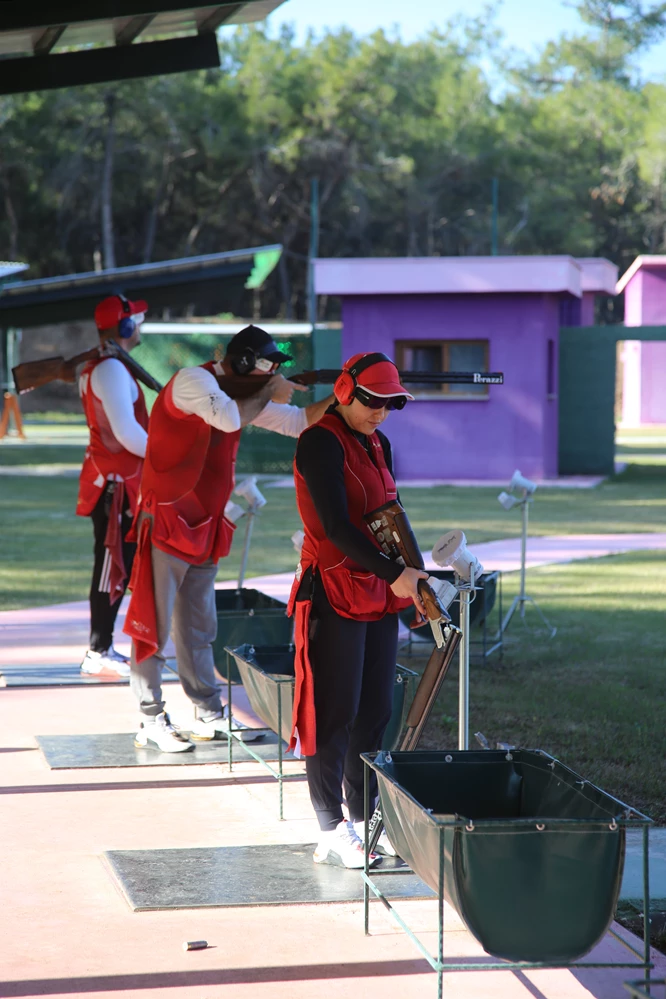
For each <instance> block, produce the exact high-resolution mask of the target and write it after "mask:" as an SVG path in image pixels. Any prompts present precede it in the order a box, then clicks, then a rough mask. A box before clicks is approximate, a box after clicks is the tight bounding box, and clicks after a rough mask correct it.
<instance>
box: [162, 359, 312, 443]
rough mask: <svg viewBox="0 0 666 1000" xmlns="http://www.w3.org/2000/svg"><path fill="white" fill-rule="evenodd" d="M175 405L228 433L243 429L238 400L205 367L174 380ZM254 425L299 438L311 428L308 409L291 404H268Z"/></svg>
mask: <svg viewBox="0 0 666 1000" xmlns="http://www.w3.org/2000/svg"><path fill="white" fill-rule="evenodd" d="M173 402H174V404H175V406H177V407H178V409H179V410H182V411H183V413H188V414H196V416H198V417H201V419H202V420H205V421H206V423H207V424H210V425H211V427H216V428H217V429H218V430H220V431H224V432H225V433H226V434H230V433H233V431H237V430H240V427H241V418H240V412H239V410H238V406H237V404H236V402H235V400H233V399H231V398H230V397H229V396H227V394H226V392H223V391H222V389H220V387H219V385H218V384H217V379H216V378H215V376H214V375H212V374H211V373H210V372H209V371H207V370H206V369H205V368H198V367H197V368H181V370H180V371H179V372H178V374H177V375H176V377H175V378H174V380H173ZM250 423H252V424H254V426H255V427H264V428H265V429H266V430H269V431H275V432H276V433H277V434H284V435H286V436H287V437H295V438H297V437H298V436H299V435H300V434H301V433H302V431H304V430H305V428H306V427H307V425H308V418H307V416H306V413H305V408H304V407H301V406H290V405H289V404H287V403H267V404H266V406H265V407H264V409H263V410H262V411H261V413H259V414H257V416H256V417H254V419H253V420H251V421H250Z"/></svg>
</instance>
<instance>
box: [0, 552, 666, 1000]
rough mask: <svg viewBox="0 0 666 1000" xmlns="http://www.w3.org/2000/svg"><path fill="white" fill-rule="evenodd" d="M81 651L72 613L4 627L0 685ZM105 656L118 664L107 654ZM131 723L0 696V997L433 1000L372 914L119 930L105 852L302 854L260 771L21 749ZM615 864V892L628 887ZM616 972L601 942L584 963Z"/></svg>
mask: <svg viewBox="0 0 666 1000" xmlns="http://www.w3.org/2000/svg"><path fill="white" fill-rule="evenodd" d="M655 548H657V549H666V534H659V535H652V534H650V535H648V534H645V535H635V534H634V535H596V536H594V535H587V536H583V535H581V536H567V537H564V538H555V537H548V538H533V539H530V542H529V547H528V556H529V559H528V565H530V566H537V565H546V564H548V563H553V562H568V561H570V560H573V559H586V558H594V557H599V556H605V555H610V554H615V553H618V552H627V551H636V550H640V549H655ZM474 551H475V553H476V554H477V555H478V557H479V558H480V559H481V561H482V562H483V563H484V566H485V567H486V569H495V568H499V569H503V570H505V571H512V570H515V569H516V568H517V567H518V561H519V541H518V540H516V539H507V540H504V541H501V542H490V543H486V544H484V545H478V546H474ZM292 579H293V576H292V574H291V573H285V574H278V575H276V576H272V577H255V578H252V579H250V580H248V581H247V583H246V585H247V586H249V587H257V588H258V589H260V590H263V591H264V592H265V593H269V594H272V596H275V597H279V598H282V599H283V600H284V599H286V595H287V593H288V590H289V587H290V585H291V581H292ZM218 586H220V587H223V588H225V589H229V588H233V587H234V586H235V584H234V583H233V582H227V583H222V584H218ZM126 605H127V601H125V602H124V603H123V607H122V609H121V615H124V611H125V608H126ZM119 634H120V633H119ZM87 638H88V605H87V602H85V601H80V602H72V603H68V604H62V605H54V606H51V607H46V608H32V609H25V610H21V611H9V612H3V613H1V614H0V671H1V669H2V664H3V663H4V664H17V663H25V664H33V665H34V664H36V663H44V664H49V663H52V664H54V665H55V664H59V663H63V662H76V661H77V660H78V659H80V657H81V655H82V652H83V650H84V649H85V648H86V645H87ZM118 646H119V647H120V648H121V649H123V648H124V649H127V646H126V645H125V644H123V643H122V641H120V642H118ZM168 701H169V709H170V711H172V712H173V713H174V714H175V715H176V716H177V717H178V716H187V715H188V714H189V712H188V710H189V707H190V706H189V702H187V700H186V699H185V696H184V695H183V692H182V690H181V689H180V686H179V685H170V687H169V689H168ZM239 709H240V711H242V706H240V705H239ZM234 711H236V703H234ZM135 716H136V711H135V706H134V703H133V699H132V696H131V693H130V691H129V690H128V688H127V687H126V686H123V687H109V686H102V685H99V686H91V687H87V688H84V689H81V688H40V689H26V688H18V689H17V688H7V689H5V690H3V691H2V692H1V693H0V755H1V757H0V759H2V762H3V782H2V787H0V795H1V796H2V799H1V801H2V803H3V806H4V809H3V821H2V823H0V849H1V850H2V855H3V856H4V857H5V859H11V864H9V863H8V864H6V865H5V866H4V870H3V879H2V882H3V890H4V905H3V907H2V908H0V935H1V938H2V941H3V948H2V949H0V979H1V980H4V982H0V996H2V997H19V996H20V997H63V998H68V997H72V998H81V997H96V996H103V997H109V998H115V997H118V998H120V997H122V998H131V997H140V998H144V997H145V998H153V997H154V998H159V997H165V998H172V997H173V998H190V997H192V998H207V997H208V998H209V997H215V998H221V1000H226V998H264V997H266V998H276V1000H278V998H282V997H284V998H318V997H331V998H335V1000H341V998H357V997H368V998H374V997H377V998H394V997H395V998H405V997H415V998H417V997H432V996H434V995H435V975H434V973H432V971H431V970H430V968H429V966H428V965H427V964H426V962H425V961H424V960H423V959H422V958H421V957H420V956H419V954H418V952H417V951H416V950H415V949H414V947H413V945H412V944H411V943H410V942H409V939H408V938H407V936H406V935H405V934H404V933H403V932H401V931H400V930H398V929H397V928H396V927H395V926H394V925H393V924H392V922H391V921H390V920H389V918H388V916H386V915H385V914H384V912H383V910H382V908H381V907H379V906H377V905H375V906H373V913H372V919H371V929H372V934H371V936H370V937H368V938H366V937H365V936H364V935H363V928H362V912H361V907H360V906H359V905H357V904H326V905H306V906H284V907H270V908H266V907H261V908H252V907H242V908H239V909H226V908H223V909H207V910H206V909H204V910H186V911H157V912H146V913H133V912H131V911H130V909H129V907H128V906H127V904H126V903H125V901H124V900H123V899H122V898H121V896H120V895H119V893H118V892H117V890H116V888H115V887H114V885H113V883H112V881H111V878H110V877H109V875H108V873H107V871H106V870H105V868H104V865H103V863H102V860H101V856H102V853H103V852H104V851H105V850H111V849H127V850H129V849H148V848H182V847H210V846H227V845H228V846H233V845H248V844H270V843H298V844H301V843H303V844H306V843H310V842H312V841H313V840H315V839H316V829H315V824H314V821H313V818H312V814H311V810H310V805H309V801H308V798H307V791H306V787H305V785H304V783H302V782H291V783H289V784H288V785H287V786H286V790H285V803H286V810H285V815H286V820H285V822H283V823H280V822H278V820H277V786H276V783H275V782H274V780H273V779H272V778H271V777H270V776H269V775H268V774H267V773H266V772H265V771H264V770H263V769H262V768H261V767H260V766H259V765H255V764H241V765H236V768H235V770H234V772H233V773H232V774H231V775H230V774H229V772H228V769H227V768H226V766H224V765H220V764H207V765H191V766H189V767H187V768H186V770H185V772H183V769H182V767H175V766H174V767H168V766H166V767H163V768H159V775H158V776H157V777H156V776H155V769H154V768H150V767H146V768H140V767H137V768H132V769H131V771H128V770H127V769H113V768H104V769H102V770H88V771H85V772H81V771H75V770H72V771H51V770H50V769H49V768H48V767H47V765H46V763H45V761H44V759H43V758H42V756H41V753H40V752H39V751H38V750H37V749H36V745H35V741H34V737H35V736H36V735H45V734H75V733H127V734H128V739H129V738H130V736H129V734H131V733H132V731H133V728H134V726H135V722H136V718H135ZM292 766H293V767H294V768H296V769H297V768H302V765H301V764H295V765H292ZM652 842H653V845H654V846H655V847H656V848H657V853H658V859H657V860H658V864H657V866H656V868H655V870H654V872H653V895H655V896H656V895H657V894H658V893H659V889H658V884H659V885H660V884H661V878H662V877H663V873H662V867H663V858H664V856H665V854H664V852H665V850H666V836H664V835H663V831H658V832H656V835H655V836H653V838H652ZM631 847H632V850H631V851H630V862H631V863H628V866H627V868H628V874H629V873H630V872H632V873H633V872H634V871H635V870H636V865H635V864H634V863H633V861H631V856H632V855H633V854H634V850H635V849H634V845H633V844H632V845H631ZM632 880H633V881H632ZM634 883H635V878H634V875H633V874H632V875H631V876H630V881H629V883H628V884H627V887H626V890H625V891H624V892H623V895H624V896H627V895H634V894H635V889H636V888H637V884H634ZM400 909H401V912H403V914H404V915H405V916H406V917H407V918H408V920H409V921H410V924H411V925H412V926H413V927H414V929H415V930H416V931H417V932H418V933H419V934H420V935H422V937H423V940H424V941H425V943H426V944H427V945H428V946H429V947H431V948H433V947H434V946H435V933H434V931H435V927H436V915H435V907H434V904H433V903H431V902H427V901H425V902H410V903H404V904H401V905H400ZM446 923H447V927H448V930H447V932H446V935H447V937H446V950H447V953H448V955H449V956H453V955H455V956H456V957H461V956H467V957H469V958H470V959H471V960H472V961H474V960H480V959H481V956H482V954H483V953H482V951H481V949H480V947H479V945H478V944H477V943H476V942H475V941H474V939H473V938H472V937H471V935H469V933H468V932H467V931H466V930H465V928H464V927H463V925H462V924H461V923H460V921H459V919H458V918H457V916H456V915H455V913H453V912H452V911H450V910H447V918H446ZM616 930H618V932H619V933H621V934H622V935H623V936H625V937H627V938H628V937H630V935H628V933H627V932H626V931H624V930H622V929H621V928H617V927H616ZM194 939H205V940H207V941H208V942H209V943H210V945H211V947H210V948H209V949H207V950H205V951H201V952H192V953H184V952H183V951H182V942H183V941H186V940H194ZM626 956H627V953H626V951H625V950H624V949H623V948H622V947H621V946H620V945H619V944H617V943H616V942H615V941H613V939H611V938H610V937H606V938H605V939H604V941H603V942H602V943H601V944H600V945H599V946H598V947H597V949H595V951H594V952H593V953H592V955H590V956H589V957H588V958H589V960H590V961H615V960H622V959H626ZM653 960H654V961H655V964H656V970H655V975H659V976H660V977H661V978H663V977H664V976H666V958H664V956H662V955H659V954H658V953H656V952H655V953H653ZM630 978H640V976H639V974H638V973H637V972H636V971H631V970H626V969H625V970H623V969H620V970H609V969H597V970H560V971H553V970H539V971H537V972H525V973H512V972H503V971H500V972H468V973H451V974H447V975H446V976H445V996H448V997H456V998H474V997H493V998H510V1000H520V998H523V997H526V998H532V997H547V998H553V1000H556V998H571V1000H578V998H587V997H599V998H609V1000H612V998H617V997H622V996H625V995H626V991H625V989H624V987H623V985H622V983H623V981H624V980H625V979H630ZM656 995H657V996H660V995H661V994H659V993H658V992H657V994H656Z"/></svg>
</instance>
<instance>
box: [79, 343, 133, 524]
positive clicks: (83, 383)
mask: <svg viewBox="0 0 666 1000" xmlns="http://www.w3.org/2000/svg"><path fill="white" fill-rule="evenodd" d="M104 360H105V359H104V358H99V359H98V360H97V361H88V362H87V364H86V365H85V366H84V368H83V371H82V372H81V378H80V380H79V391H80V393H81V401H82V403H83V412H84V413H85V417H86V423H87V424H88V427H89V428H90V443H89V445H88V447H87V448H86V454H85V458H84V459H83V466H82V468H81V476H80V479H79V496H78V501H77V504H76V513H77V514H79V515H81V517H89V516H90V514H92V512H93V510H94V509H95V505H96V503H97V501H98V500H99V498H100V496H101V495H102V491H103V490H104V487H105V486H106V484H107V479H108V477H109V476H114V477H115V479H116V480H117V481H119V482H124V483H125V489H126V490H127V494H128V497H129V501H130V508H131V509H132V510H134V509H135V507H136V499H137V495H138V493H139V484H140V482H141V469H142V467H143V459H142V458H139V456H138V455H133V454H132V452H131V451H127V449H126V448H124V447H123V446H122V444H121V443H120V441H119V440H118V439H117V438H116V437H114V434H113V431H112V430H111V425H110V423H109V419H108V417H107V415H106V413H105V411H104V407H103V406H102V402H101V400H100V399H98V398H97V396H96V395H95V394H94V392H93V391H92V388H91V385H90V379H91V377H92V373H93V371H94V370H95V368H96V367H97V365H100V364H102V362H103V361H104ZM130 377H131V379H132V380H133V382H134V383H135V384H136V387H137V389H138V391H139V394H138V396H137V400H136V403H135V404H134V418H135V420H136V422H137V423H138V424H140V425H141V426H142V427H143V429H144V430H147V429H148V411H147V409H146V401H145V399H144V396H143V390H142V388H141V386H140V385H139V383H138V382H137V381H136V379H135V378H134V376H133V375H132V373H131V372H130Z"/></svg>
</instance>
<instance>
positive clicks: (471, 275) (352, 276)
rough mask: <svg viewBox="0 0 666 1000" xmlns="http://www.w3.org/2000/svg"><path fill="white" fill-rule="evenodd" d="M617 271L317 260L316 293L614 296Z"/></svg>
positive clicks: (556, 262) (588, 261)
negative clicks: (592, 294) (566, 294)
mask: <svg viewBox="0 0 666 1000" xmlns="http://www.w3.org/2000/svg"><path fill="white" fill-rule="evenodd" d="M616 280H617V267H616V266H615V265H614V264H612V263H611V262H610V261H608V260H605V259H603V258H600V257H580V258H576V257H569V256H566V255H553V256H549V257H541V256H534V257H531V256H530V257H528V256H520V257H519V256H515V257H354V258H351V257H350V258H326V257H320V258H319V259H318V260H315V262H314V281H315V291H316V293H317V294H318V295H343V296H344V295H424V294H440V295H441V294H457V295H460V294H470V293H474V294H479V293H492V292H512V293H526V292H555V293H557V292H567V293H569V294H570V295H575V296H576V297H577V298H580V297H581V296H582V295H583V293H584V292H596V293H598V294H606V295H613V294H614V291H615V282H616Z"/></svg>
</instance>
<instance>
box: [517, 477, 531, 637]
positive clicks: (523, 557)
mask: <svg viewBox="0 0 666 1000" xmlns="http://www.w3.org/2000/svg"><path fill="white" fill-rule="evenodd" d="M522 508H523V510H522V514H523V517H522V522H523V527H522V535H521V538H520V598H519V600H520V617H521V618H524V617H525V597H526V594H525V574H526V569H525V566H526V563H527V521H528V518H529V512H528V500H527V496H525V497H524V498H523V502H522Z"/></svg>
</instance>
